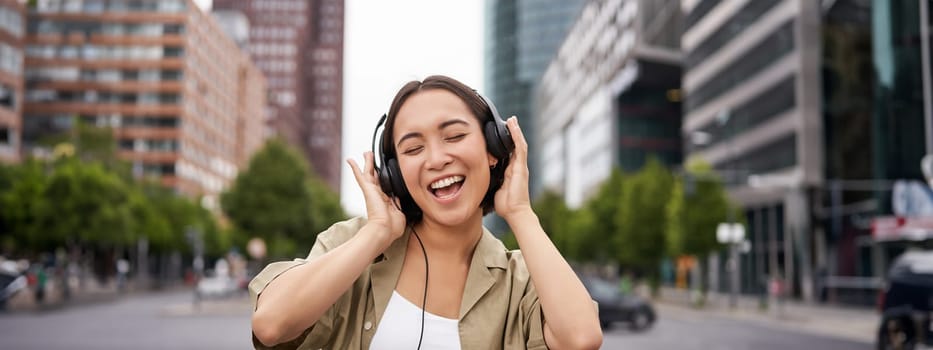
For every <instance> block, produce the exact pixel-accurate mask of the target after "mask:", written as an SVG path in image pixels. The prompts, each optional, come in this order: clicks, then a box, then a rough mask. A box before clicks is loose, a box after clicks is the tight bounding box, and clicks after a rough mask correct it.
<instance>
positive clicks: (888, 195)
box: [681, 0, 933, 303]
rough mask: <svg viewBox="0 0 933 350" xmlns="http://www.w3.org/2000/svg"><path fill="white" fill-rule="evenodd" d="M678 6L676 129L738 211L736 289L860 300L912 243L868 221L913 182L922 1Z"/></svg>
mask: <svg viewBox="0 0 933 350" xmlns="http://www.w3.org/2000/svg"><path fill="white" fill-rule="evenodd" d="M682 5H683V11H684V13H686V18H687V21H686V28H685V31H684V35H683V37H682V41H681V44H682V47H683V50H684V53H685V55H686V56H685V57H686V58H685V66H684V70H685V71H684V82H683V84H684V92H685V96H686V97H685V119H684V125H683V134H684V137H685V138H690V139H693V140H705V142H696V143H688V144H687V145H686V150H687V152H688V154H689V157H700V158H703V159H705V160H707V161H709V162H711V163H712V164H714V166H715V167H716V169H717V170H719V171H720V172H721V173H722V174H723V175H724V178H725V179H726V180H727V183H728V184H729V187H728V188H729V193H730V196H731V197H732V199H734V200H735V201H736V202H737V203H738V204H740V205H741V206H742V207H743V208H744V209H745V210H746V219H747V220H746V222H747V223H748V239H749V240H750V241H751V247H752V249H751V252H750V253H749V254H747V255H744V256H743V258H742V259H743V263H742V265H745V266H749V268H748V269H747V270H746V271H747V272H746V273H745V277H744V278H743V280H744V281H745V282H744V285H743V291H745V292H748V293H764V291H765V284H764V283H760V282H761V281H768V280H771V281H775V280H780V281H783V282H784V285H785V286H786V287H787V292H789V293H790V294H791V295H792V296H794V297H798V298H801V299H804V300H808V301H810V300H833V301H836V302H854V303H870V302H871V301H872V300H873V296H874V295H875V294H876V293H877V288H880V287H881V284H880V279H881V278H882V277H883V276H884V275H885V273H886V269H887V266H888V264H889V262H890V261H891V259H893V258H894V257H895V256H896V255H897V254H899V253H900V252H903V251H904V250H905V249H906V248H907V247H908V246H909V245H911V244H912V243H905V241H908V240H912V239H913V238H908V237H906V236H903V232H904V231H908V230H901V231H898V229H897V228H896V227H894V228H891V227H886V228H884V229H879V227H880V226H885V225H886V222H883V221H877V220H875V222H873V220H872V218H877V217H879V216H891V215H892V214H898V208H897V204H896V202H897V198H896V197H898V195H897V194H898V193H899V192H898V190H897V189H896V188H895V187H896V186H895V185H896V184H898V183H904V182H906V181H917V182H922V181H923V174H922V172H921V167H920V160H921V158H922V157H923V155H924V154H926V153H928V152H929V151H928V150H927V148H926V147H925V141H926V139H927V138H928V137H929V136H930V135H929V133H928V132H925V131H924V130H928V126H926V125H925V120H924V108H929V107H928V105H929V104H930V98H929V96H930V95H929V94H927V95H924V93H923V91H925V90H924V89H925V86H924V80H928V79H929V77H930V72H929V69H926V70H925V68H924V67H923V64H922V63H923V62H924V58H923V55H924V53H923V48H922V47H923V45H921V44H920V43H921V42H922V40H920V39H918V38H921V37H922V35H923V30H922V29H921V28H922V26H921V25H920V23H922V21H923V19H924V18H926V19H927V21H929V18H930V17H929V16H926V17H924V16H921V15H922V14H923V11H921V10H922V8H921V2H917V1H908V2H889V1H884V0H877V1H874V0H838V1H830V2H815V1H806V0H803V1H799V0H760V1H717V0H698V1H693V0H684V1H682ZM926 10H927V12H929V8H927V9H926ZM927 15H928V13H927ZM928 41H929V40H928ZM927 57H929V56H927ZM925 60H926V61H929V58H926V59H925ZM926 91H929V90H926ZM699 136H702V137H699ZM900 193H901V194H905V193H906V194H909V193H908V192H900ZM895 221H896V222H900V223H901V224H902V223H903V222H905V220H895ZM906 222H909V220H906ZM879 223H880V225H879ZM897 225H898V224H895V226H897ZM921 226H925V228H924V227H920V228H919V229H921V230H925V232H933V225H931V224H924V225H921ZM873 234H874V235H875V236H873ZM878 235H884V237H883V238H881V239H879V237H877V236H878ZM899 235H901V236H899ZM927 237H933V234H930V235H929V236H927ZM928 239H929V238H927V240H928ZM721 282H725V281H721ZM723 284H724V283H723Z"/></svg>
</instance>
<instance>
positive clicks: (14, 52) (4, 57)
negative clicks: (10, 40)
mask: <svg viewBox="0 0 933 350" xmlns="http://www.w3.org/2000/svg"><path fill="white" fill-rule="evenodd" d="M0 70H5V71H7V72H8V73H10V74H13V75H15V76H20V75H21V74H23V52H22V51H20V50H19V49H17V48H14V47H12V46H10V45H6V44H2V43H0Z"/></svg>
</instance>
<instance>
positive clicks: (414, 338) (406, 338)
mask: <svg viewBox="0 0 933 350" xmlns="http://www.w3.org/2000/svg"><path fill="white" fill-rule="evenodd" d="M458 324H459V320H456V319H452V318H445V317H441V316H437V315H435V314H432V313H430V312H425V313H424V337H423V338H422V340H421V349H425V350H426V349H431V350H434V349H452V350H460V329H459V327H458ZM420 336H421V307H419V306H418V305H415V304H412V303H411V302H410V301H408V299H405V297H403V296H401V295H400V294H398V292H396V291H394V290H393V291H392V297H391V298H389V305H387V306H386V311H385V313H383V314H382V320H381V321H379V325H378V326H377V327H376V334H375V335H373V340H372V343H370V344H369V349H370V350H383V349H386V350H415V349H417V348H418V338H419V337H420Z"/></svg>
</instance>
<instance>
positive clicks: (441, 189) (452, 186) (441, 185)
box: [428, 175, 465, 199]
mask: <svg viewBox="0 0 933 350" xmlns="http://www.w3.org/2000/svg"><path fill="white" fill-rule="evenodd" d="M464 179H465V178H464V177H463V176H462V175H453V176H449V177H445V178H443V179H440V180H437V181H434V182H432V183H431V186H430V187H429V188H428V190H429V191H431V194H433V195H434V196H435V197H437V198H439V199H446V198H450V197H453V196H454V195H456V194H457V193H458V192H460V188H461V187H463V180H464Z"/></svg>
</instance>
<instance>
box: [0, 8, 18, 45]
mask: <svg viewBox="0 0 933 350" xmlns="http://www.w3.org/2000/svg"><path fill="white" fill-rule="evenodd" d="M0 28H2V29H3V30H6V31H7V32H9V33H10V34H13V36H14V37H17V38H20V37H22V36H23V17H22V16H21V15H20V14H19V12H16V11H13V10H12V9H10V8H7V7H4V6H0Z"/></svg>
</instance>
